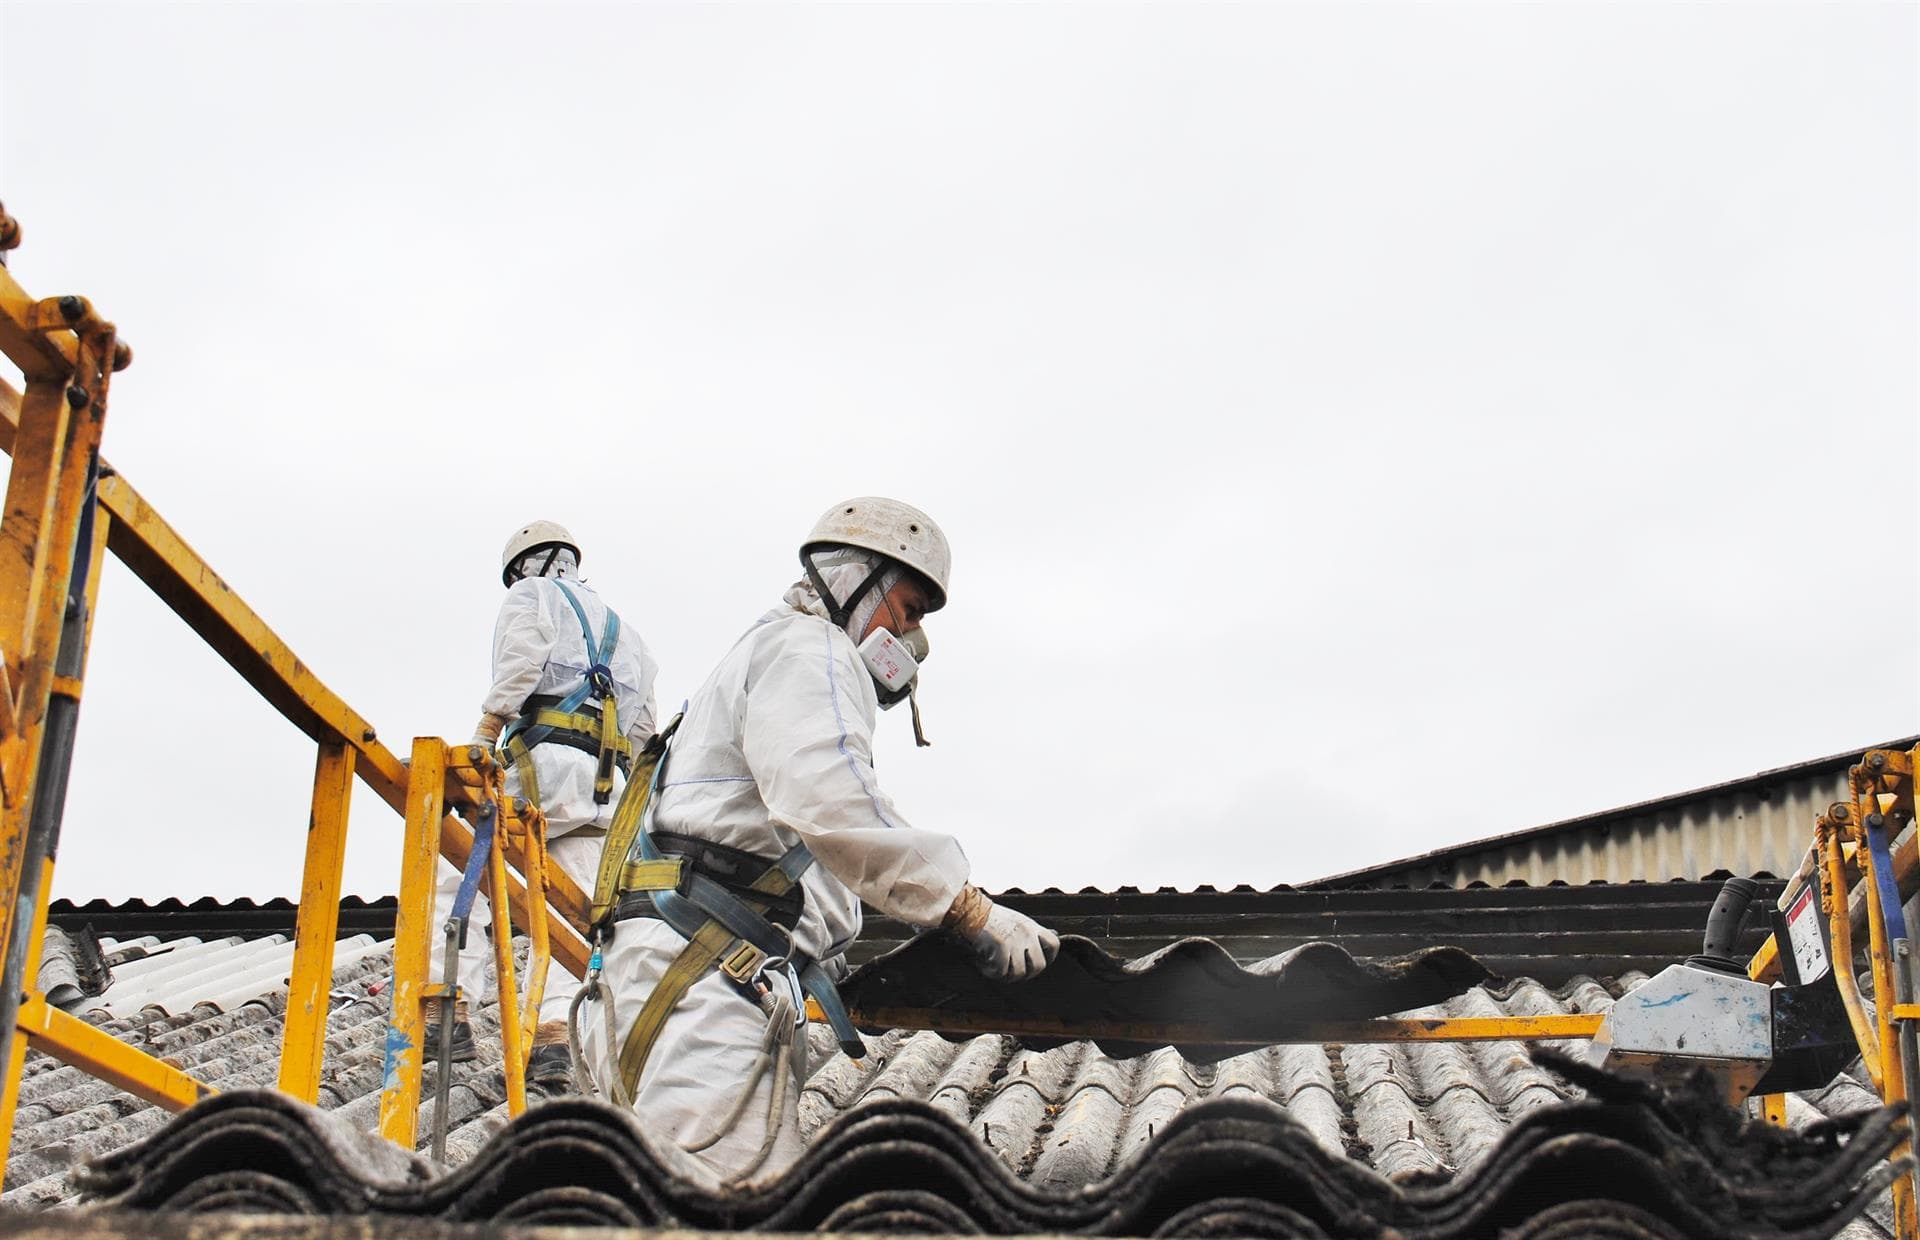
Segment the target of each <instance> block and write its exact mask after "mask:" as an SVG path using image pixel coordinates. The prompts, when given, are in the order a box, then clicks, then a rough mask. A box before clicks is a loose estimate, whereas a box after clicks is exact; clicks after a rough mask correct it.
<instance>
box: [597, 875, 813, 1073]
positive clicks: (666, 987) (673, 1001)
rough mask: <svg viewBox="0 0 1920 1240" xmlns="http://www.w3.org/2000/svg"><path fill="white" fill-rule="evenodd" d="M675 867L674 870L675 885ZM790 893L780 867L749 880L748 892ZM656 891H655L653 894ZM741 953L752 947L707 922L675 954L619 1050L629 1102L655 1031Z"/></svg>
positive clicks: (759, 907)
mask: <svg viewBox="0 0 1920 1240" xmlns="http://www.w3.org/2000/svg"><path fill="white" fill-rule="evenodd" d="M660 864H663V863H661V862H636V863H635V865H636V866H645V865H660ZM675 881H678V878H677V867H676V880H675ZM792 888H793V880H792V879H791V878H789V877H787V872H786V871H785V870H783V869H781V868H780V867H779V865H777V864H775V865H770V866H768V867H767V869H766V872H765V873H763V874H761V875H760V877H759V878H756V879H754V880H753V885H752V887H751V888H749V890H752V891H758V892H762V893H764V894H766V895H770V896H781V895H785V894H786V893H787V892H788V891H790V890H792ZM653 890H659V888H653ZM747 903H748V906H749V907H750V908H752V909H753V911H754V912H756V913H761V914H764V913H765V912H766V905H764V904H762V903H760V902H759V901H757V900H749V901H748V902H747ZM741 948H746V949H748V950H749V951H752V952H753V954H754V955H759V953H758V952H757V951H753V948H752V945H751V944H749V943H747V942H746V941H745V940H743V939H737V938H735V937H734V936H733V932H732V931H730V930H728V929H727V928H726V927H725V926H723V925H721V924H720V923H719V922H717V921H713V920H709V921H708V922H707V924H706V925H704V926H702V927H700V929H699V930H698V931H696V932H695V933H694V936H693V938H691V939H689V940H688V941H687V945H686V947H685V948H683V949H682V950H681V952H680V954H679V955H678V956H676V957H674V961H673V963H672V964H670V965H668V966H667V971H666V973H665V975H663V976H662V977H661V978H660V981H659V982H658V984H656V985H655V986H654V988H653V993H651V994H649V995H648V996H647V1001H646V1003H645V1004H643V1005H642V1006H641V1008H640V1015H639V1016H637V1017H635V1018H634V1021H633V1027H632V1028H631V1029H629V1030H627V1039H626V1041H625V1042H623V1043H621V1046H620V1079H621V1080H622V1081H623V1082H625V1084H626V1087H627V1096H628V1097H629V1098H631V1097H633V1096H634V1095H635V1094H637V1093H638V1092H639V1089H640V1070H641V1069H642V1068H644V1067H645V1066H646V1063H647V1056H648V1055H649V1054H651V1053H652V1051H653V1044H654V1043H655V1042H657V1041H659V1040H660V1031H661V1030H662V1029H664V1028H665V1027H666V1024H667V1017H669V1016H671V1015H673V1010H674V1009H675V1008H676V1007H678V1006H680V1000H681V999H682V998H684V997H685V996H686V993H687V991H688V989H690V988H691V987H692V986H693V984H694V983H695V982H697V981H699V980H700V979H701V977H702V976H704V975H705V974H706V972H707V970H708V969H711V968H713V967H715V965H717V964H718V963H719V962H720V961H722V960H723V959H732V958H733V957H734V955H735V954H736V952H737V951H738V950H739V949H741Z"/></svg>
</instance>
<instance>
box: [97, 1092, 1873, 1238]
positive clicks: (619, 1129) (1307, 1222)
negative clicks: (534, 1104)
mask: <svg viewBox="0 0 1920 1240" xmlns="http://www.w3.org/2000/svg"><path fill="white" fill-rule="evenodd" d="M1556 1067H1557V1070H1560V1071H1566V1072H1571V1073H1574V1074H1576V1075H1578V1076H1579V1078H1580V1084H1582V1085H1583V1086H1585V1087H1586V1088H1587V1090H1588V1091H1589V1095H1590V1096H1589V1098H1588V1099H1587V1100H1585V1101H1582V1102H1576V1103H1569V1104H1567V1105H1564V1106H1558V1107H1552V1108H1543V1109H1541V1110H1538V1111H1535V1112H1533V1113H1531V1114H1529V1115H1527V1116H1525V1117H1523V1118H1522V1119H1521V1120H1520V1121H1519V1122H1518V1123H1516V1124H1515V1125H1514V1126H1513V1128H1512V1129H1511V1130H1510V1131H1509V1132H1508V1133H1507V1134H1506V1135H1505V1136H1504V1137H1503V1138H1502V1140H1501V1141H1500V1144H1499V1146H1498V1147H1497V1148H1496V1149H1495V1150H1494V1151H1493V1152H1492V1153H1491V1154H1490V1155H1489V1156H1488V1157H1487V1158H1486V1159H1485V1160H1484V1161H1483V1162H1481V1163H1480V1164H1479V1165H1477V1166H1476V1167H1474V1168H1473V1169H1472V1170H1470V1171H1467V1172H1463V1173H1460V1174H1458V1175H1440V1174H1433V1175H1426V1176H1416V1177H1411V1178H1409V1179H1406V1180H1402V1181H1399V1182H1396V1181H1393V1180H1389V1179H1386V1178H1384V1177H1382V1176H1380V1175H1378V1174H1377V1173H1375V1172H1372V1171H1370V1170H1368V1169H1366V1168H1365V1167H1362V1166H1360V1165H1358V1164H1356V1163H1354V1162H1353V1161H1351V1160H1349V1159H1346V1158H1343V1157H1341V1156H1339V1155H1337V1154H1332V1153H1329V1152H1328V1151H1326V1150H1324V1149H1323V1148H1321V1147H1320V1145H1319V1144H1318V1143H1317V1142H1315V1141H1314V1140H1313V1139H1312V1137H1311V1136H1310V1135H1309V1134H1308V1133H1307V1132H1306V1131H1305V1130H1304V1129H1303V1128H1302V1127H1301V1126H1300V1124H1299V1123H1298V1122H1297V1121H1295V1120H1293V1119H1292V1118H1291V1117H1289V1116H1288V1114H1287V1113H1286V1112H1285V1111H1284V1110H1282V1109H1280V1108H1278V1107H1276V1106H1273V1105H1272V1104H1270V1103H1267V1102H1264V1101H1260V1100H1257V1099H1218V1100H1215V1101H1211V1102H1207V1103H1202V1104H1198V1105H1196V1106H1193V1107H1190V1108H1187V1109H1186V1110H1184V1111H1182V1112H1181V1113H1180V1114H1179V1115H1177V1116H1176V1117H1174V1118H1173V1119H1172V1120H1171V1121H1170V1122H1169V1123H1168V1124H1167V1125H1166V1126H1165V1127H1164V1128H1163V1129H1161V1131H1160V1132H1158V1133H1157V1134H1155V1136H1154V1139H1153V1140H1152V1141H1151V1142H1150V1143H1149V1144H1148V1145H1147V1146H1146V1147H1145V1148H1143V1149H1142V1150H1141V1151H1140V1152H1139V1153H1138V1154H1136V1155H1135V1156H1134V1157H1133V1158H1131V1159H1129V1160H1128V1161H1126V1162H1125V1163H1123V1164H1122V1165H1120V1166H1119V1167H1117V1168H1115V1169H1114V1171H1113V1172H1112V1173H1111V1174H1110V1175H1108V1176H1106V1177H1105V1178H1103V1179H1102V1180H1101V1181H1099V1182H1098V1183H1096V1184H1092V1185H1089V1186H1087V1187H1085V1188H1083V1189H1081V1190H1079V1191H1075V1192H1060V1191H1053V1192H1049V1191H1045V1190H1042V1189H1039V1188H1036V1187H1035V1186H1033V1185H1032V1184H1030V1183H1026V1182H1024V1181H1022V1180H1020V1179H1019V1178H1018V1177H1017V1176H1015V1175H1013V1174H1011V1173H1010V1172H1009V1171H1008V1169H1007V1168H1006V1167H1005V1165H1003V1164H1002V1163H1000V1162H999V1161H998V1160H997V1159H996V1158H994V1157H993V1156H992V1154H991V1153H990V1152H989V1151H988V1150H987V1149H986V1148H985V1147H984V1146H983V1145H982V1144H981V1143H980V1142H979V1141H977V1140H976V1139H974V1137H973V1136H972V1135H971V1134H970V1133H969V1132H968V1131H967V1130H966V1129H965V1128H964V1127H962V1126H961V1125H960V1124H958V1123H956V1122H954V1121H953V1120H952V1119H951V1118H949V1117H948V1116H946V1115H943V1114H941V1113H940V1112H938V1111H936V1110H934V1109H932V1108H931V1107H928V1106H925V1105H923V1104H918V1103H912V1102H905V1101H893V1102H885V1103H875V1104H872V1105H869V1106H865V1107H862V1108H860V1109H859V1110H858V1111H855V1112H852V1113H849V1114H847V1115H845V1116H843V1117H841V1118H840V1119H839V1120H837V1121H836V1122H835V1123H834V1124H832V1125H831V1126H830V1127H829V1128H828V1130H827V1131H825V1132H823V1133H822V1134H821V1135H820V1137H819V1138H818V1139H817V1140H816V1141H815V1142H814V1143H813V1145H812V1146H811V1147H810V1148H809V1149H808V1150H807V1152H806V1154H805V1155H804V1156H803V1157H802V1158H801V1160H800V1162H799V1163H798V1164H796V1165H795V1166H794V1167H792V1168H790V1169H789V1170H788V1171H787V1172H786V1173H785V1174H783V1175H782V1176H780V1177H779V1178H777V1179H774V1180H771V1181H766V1182H762V1183H759V1184H757V1185H753V1186H750V1187H748V1188H745V1189H741V1190H737V1191H732V1192H726V1193H717V1192H713V1191H710V1190H709V1189H707V1188H705V1187H703V1186H701V1185H699V1184H696V1183H694V1182H692V1181H691V1180H689V1179H687V1178H686V1177H685V1176H684V1175H682V1174H680V1173H678V1172H677V1171H676V1170H675V1169H674V1166H675V1163H674V1160H672V1159H671V1158H668V1159H665V1160H663V1159H662V1158H661V1157H660V1156H659V1154H658V1153H657V1152H656V1151H655V1150H654V1149H652V1148H651V1147H650V1146H649V1145H648V1143H647V1140H646V1138H645V1137H644V1135H643V1130H642V1125H641V1124H640V1123H639V1122H637V1121H636V1119H635V1117H633V1116H632V1115H630V1114H628V1113H625V1112H621V1111H617V1110H615V1109H613V1108H610V1107H607V1106H604V1105H602V1104H599V1103H595V1102H590V1101H586V1100H568V1101H563V1102H556V1103H551V1104H548V1105H546V1106H543V1107H539V1108H536V1109H534V1110H532V1111H530V1112H529V1113H528V1114H527V1115H525V1116H524V1117H522V1118H521V1119H520V1120H518V1121H516V1122H515V1123H513V1124H512V1125H510V1126H509V1127H508V1128H507V1129H506V1130H505V1131H503V1132H501V1133H499V1134H498V1135H497V1136H496V1137H495V1139H494V1140H493V1141H491V1142H489V1143H488V1144H487V1145H486V1147H485V1148H483V1149H482V1150H481V1151H480V1152H479V1153H478V1154H477V1155H476V1156H475V1157H474V1158H473V1159H472V1160H470V1161H469V1162H467V1163H466V1164H464V1165H463V1166H461V1167H460V1168H458V1169H457V1170H455V1171H453V1172H452V1173H450V1174H447V1175H444V1176H439V1177H433V1176H431V1175H430V1169H429V1165H428V1164H427V1163H426V1162H424V1161H423V1160H421V1159H419V1158H418V1157H417V1156H410V1155H406V1154H403V1153H401V1152H400V1151H398V1150H395V1149H393V1147H391V1146H386V1147H384V1148H382V1147H381V1146H380V1144H379V1143H378V1142H376V1141H374V1140H372V1139H370V1138H368V1137H365V1136H362V1135H361V1134H358V1133H356V1132H353V1131H352V1130H351V1129H349V1128H347V1127H346V1126H344V1125H342V1124H340V1123H339V1122H338V1121H337V1120H335V1119H333V1118H330V1117H329V1116H327V1115H326V1114H325V1113H323V1112H321V1111H318V1110H316V1109H314V1108H311V1107H308V1106H305V1105H304V1104H301V1103H298V1102H295V1101H293V1100H291V1099H289V1098H287V1097H286V1096H284V1095H281V1094H278V1093H274V1092H271V1091H265V1090H256V1091H245V1092H239V1093H233V1094H227V1095H222V1096H220V1097H216V1098H212V1099H209V1100H208V1101H206V1102H203V1103H201V1104H200V1105H199V1106H196V1107H195V1108H193V1109H192V1110H191V1111H189V1112H187V1113H186V1114H184V1115H182V1116H181V1117H179V1118H178V1119H177V1120H176V1121H175V1122H174V1123H172V1124H171V1125H169V1126H168V1127H167V1128H166V1129H165V1130H163V1131H162V1132H160V1133H158V1134H156V1135H155V1136H153V1137H151V1138H149V1139H148V1140H146V1141H143V1142H141V1143H140V1144H139V1145H137V1146H134V1147H132V1148H131V1149H128V1150H125V1151H122V1152H121V1153H119V1154H115V1155H113V1156H111V1157H109V1158H107V1159H105V1160H103V1161H102V1162H101V1163H99V1164H97V1165H96V1166H95V1167H93V1168H90V1169H88V1170H85V1171H83V1172H79V1173H76V1180H77V1181H78V1182H79V1183H80V1184H81V1186H82V1187H83V1188H84V1189H85V1190H86V1191H87V1192H89V1193H90V1194H92V1195H93V1196H95V1197H97V1198H100V1199H103V1200H104V1201H105V1202H106V1204H108V1205H110V1206H112V1207H117V1208H131V1209H138V1210H180V1211H191V1212H209V1211H234V1212H245V1213H262V1212H265V1213H281V1214H326V1215H355V1214H360V1215H367V1214H371V1215H387V1216H401V1217H412V1218H421V1217H431V1218H437V1219H442V1220H446V1221H449V1222H460V1221H477V1220H487V1221H490V1222H492V1223H494V1224H495V1225H503V1224H505V1225H522V1224H571V1225H617V1226H627V1227H687V1228H694V1229H699V1230H716V1231H740V1230H752V1231H778V1232H795V1231H813V1230H821V1231H836V1232H895V1233H899V1232H916V1233H923V1234H924V1233H929V1232H938V1233H946V1234H966V1233H986V1234H997V1235H1013V1234H1032V1233H1057V1234H1065V1233H1077V1234H1083V1235H1104V1236H1160V1235H1182V1236H1224V1235H1236V1236H1288V1237H1316V1236H1320V1237H1336V1236H1338V1237H1376V1238H1377V1237H1384V1236H1396V1237H1401V1238H1404V1240H1447V1238H1453V1237H1478V1236H1492V1235H1504V1236H1515V1237H1529V1238H1532V1240H1544V1238H1545V1237H1555V1238H1559V1237H1573V1236H1592V1235H1613V1236H1654V1237H1675V1236H1678V1237H1708V1236H1712V1237H1741V1236H1755V1237H1758V1236H1767V1237H1782V1236H1808V1237H1812V1236H1831V1235H1832V1234H1833V1233H1834V1232H1835V1231H1837V1230H1838V1229H1839V1228H1840V1227H1841V1226H1842V1225H1844V1223H1845V1222H1846V1221H1847V1220H1848V1219H1850V1218H1852V1217H1853V1216H1855V1215H1857V1214H1858V1213H1859V1212H1860V1211H1861V1210H1862V1209H1863V1208H1864V1207H1865V1205H1866V1203H1867V1202H1868V1200H1869V1199H1870V1198H1871V1197H1872V1196H1873V1195H1875V1194H1877V1193H1878V1192H1880V1191H1881V1190H1882V1189H1883V1188H1884V1187H1885V1185H1886V1182H1887V1181H1888V1179H1889V1176H1890V1174H1891V1168H1890V1167H1889V1166H1888V1165H1887V1164H1885V1163H1883V1162H1882V1160H1883V1159H1884V1158H1885V1157H1886V1156H1887V1154H1888V1153H1889V1152H1890V1151H1891V1150H1892V1148H1893V1146H1894V1145H1895V1144H1896V1143H1897V1142H1898V1140H1899V1138H1900V1136H1901V1129H1902V1128H1903V1125H1902V1123H1901V1122H1900V1120H1901V1116H1902V1112H1901V1111H1898V1110H1894V1109H1880V1110H1874V1111H1871V1112H1864V1113H1862V1114H1860V1115H1858V1116H1853V1117H1849V1118H1847V1119H1845V1120H1841V1121H1833V1122H1829V1123H1826V1124H1822V1125H1820V1126H1819V1127H1817V1128H1815V1129H1809V1130H1808V1131H1806V1132H1801V1133H1794V1132H1788V1131H1784V1130H1781V1129H1776V1128H1772V1127H1769V1126H1766V1125H1763V1124H1758V1123H1753V1122H1750V1121H1748V1120H1746V1119H1745V1118H1744V1117H1742V1116H1740V1115H1739V1114H1738V1113H1736V1112H1734V1111H1731V1110H1729V1109H1727V1108H1726V1107H1724V1106H1721V1105H1720V1104H1719V1103H1718V1102H1717V1101H1715V1100H1714V1099H1713V1098H1712V1096H1711V1094H1710V1092H1704V1091H1703V1092H1701V1093H1699V1094H1673V1093H1666V1092H1661V1091H1657V1090H1655V1089H1653V1088H1651V1087H1648V1086H1644V1085H1638V1084H1634V1083H1630V1082H1625V1081H1618V1080H1614V1079H1612V1078H1608V1077H1605V1076H1603V1075H1601V1074H1599V1073H1596V1072H1593V1071H1592V1070H1583V1069H1580V1068H1578V1067H1576V1066H1573V1065H1569V1064H1565V1063H1561V1064H1558V1065H1556Z"/></svg>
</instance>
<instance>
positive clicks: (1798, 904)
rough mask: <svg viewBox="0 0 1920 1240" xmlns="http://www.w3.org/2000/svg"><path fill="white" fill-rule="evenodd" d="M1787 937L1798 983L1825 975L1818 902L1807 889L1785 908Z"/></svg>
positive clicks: (1808, 888)
mask: <svg viewBox="0 0 1920 1240" xmlns="http://www.w3.org/2000/svg"><path fill="white" fill-rule="evenodd" d="M1787 936H1788V937H1789V938H1791V939H1792V940H1793V963H1794V967H1795V968H1796V969H1798V970H1799V972H1800V982H1801V984H1802V985H1805V984H1806V983H1808V982H1817V981H1819V980H1820V979H1821V978H1823V977H1825V976H1826V975H1827V970H1828V968H1829V967H1831V966H1830V965H1829V964H1828V963H1827V942H1826V939H1824V938H1823V937H1821V934H1820V901H1819V899H1818V898H1816V896H1815V894H1814V891H1813V888H1812V887H1811V886H1807V887H1803V888H1801V889H1800V894H1799V895H1798V896H1795V897H1794V901H1793V904H1792V906H1791V907H1789V908H1788V909H1787Z"/></svg>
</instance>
